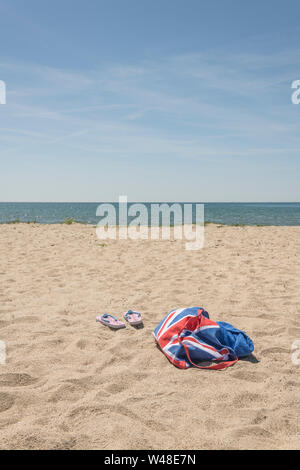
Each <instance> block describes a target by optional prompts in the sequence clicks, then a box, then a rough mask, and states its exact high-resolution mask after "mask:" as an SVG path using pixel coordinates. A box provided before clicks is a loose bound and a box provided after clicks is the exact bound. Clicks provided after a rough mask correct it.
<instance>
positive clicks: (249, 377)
mask: <svg viewBox="0 0 300 470" xmlns="http://www.w3.org/2000/svg"><path fill="white" fill-rule="evenodd" d="M232 377H233V378H235V379H239V380H246V381H247V382H257V383H259V382H263V381H264V379H265V375H264V374H262V373H259V372H248V371H243V370H240V371H238V372H235V373H233V374H232Z"/></svg>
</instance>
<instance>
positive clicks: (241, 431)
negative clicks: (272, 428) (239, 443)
mask: <svg viewBox="0 0 300 470" xmlns="http://www.w3.org/2000/svg"><path fill="white" fill-rule="evenodd" d="M231 435H232V437H235V438H238V439H240V438H241V437H251V436H253V437H257V438H258V437H272V434H271V433H270V432H269V431H267V430H266V429H264V428H262V427H261V426H258V425H252V426H245V427H242V428H238V429H235V430H234V431H233V432H232V433H231Z"/></svg>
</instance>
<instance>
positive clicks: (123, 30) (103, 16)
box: [0, 0, 300, 202]
mask: <svg viewBox="0 0 300 470" xmlns="http://www.w3.org/2000/svg"><path fill="white" fill-rule="evenodd" d="M297 3H298V2H296V1H287V2H282V1H273V2H269V1H266V0H265V1H252V2H251V3H250V2H249V3H248V4H246V2H241V1H237V0H236V1H232V0H226V1H224V0H218V1H216V0H213V1H210V2H207V1H201V0H186V1H185V2H183V1H179V0H163V1H162V0H159V1H158V0H151V1H150V0H147V1H145V0H127V1H125V0H109V1H108V0H106V1H102V0H87V1H86V2H82V1H78V0H60V1H57V0H52V1H51V2H46V1H41V0H22V1H21V0H5V1H3V0H0V80H3V81H5V83H6V87H7V104H6V105H0V159H1V173H0V201H114V200H117V199H118V196H119V195H120V194H126V195H127V196H128V199H129V200H131V201H201V202H202V201H203V202H207V201H300V185H299V171H300V133H299V123H300V105H298V106H297V105H294V104H292V102H291V94H292V91H293V90H292V89H291V84H292V82H293V81H294V80H297V79H300V49H299V46H298V42H299V14H300V6H299V4H297Z"/></svg>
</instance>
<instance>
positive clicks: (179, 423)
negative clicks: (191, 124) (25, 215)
mask: <svg viewBox="0 0 300 470" xmlns="http://www.w3.org/2000/svg"><path fill="white" fill-rule="evenodd" d="M299 259H300V227H229V226H217V225H208V226H207V227H206V228H205V247H204V248H203V249H202V250H199V251H187V250H185V249H184V242H183V241H178V240H177V241H148V240H145V241H130V240H124V241H123V240H122V241H112V240H108V241H100V240H99V239H97V237H96V231H95V228H94V227H92V226H85V225H81V224H72V225H69V226H68V225H63V224H62V225H39V224H15V225H13V224H12V225H1V226H0V340H1V341H4V342H5V343H6V347H7V360H6V364H3V365H0V448H1V449H24V448H26V449H265V448H268V449H276V448H278V449H292V448H299V443H300V417H299V412H300V404H299V388H300V378H299V372H300V366H297V365H294V364H293V363H292V360H291V345H292V343H293V342H294V341H295V340H296V339H300V317H299V309H300V264H299ZM188 306H200V307H204V308H205V309H206V310H207V311H208V312H209V314H210V316H211V318H212V319H213V320H216V321H218V320H221V321H227V322H230V323H232V324H234V325H235V326H236V327H237V328H241V329H243V330H244V331H246V332H247V333H248V334H249V335H250V337H251V338H252V339H253V341H254V344H255V351H254V355H253V357H251V358H250V359H249V360H243V361H239V362H238V363H237V364H236V365H234V366H233V367H231V368H229V369H226V370H225V371H201V370H197V369H189V370H179V369H176V368H175V367H174V366H173V365H171V364H170V363H169V362H168V360H167V359H166V357H165V356H164V355H163V354H162V353H161V352H160V351H159V350H158V349H157V348H156V346H155V343H154V339H153V336H152V331H153V329H154V327H155V326H156V325H157V323H158V322H159V321H160V320H161V319H162V318H163V316H165V315H166V314H167V313H168V312H169V311H170V310H171V309H172V308H175V307H177V308H179V307H188ZM129 308H131V309H134V310H138V311H140V312H141V313H142V314H143V318H144V328H143V329H139V330H136V329H134V328H132V327H130V326H127V327H126V329H124V330H121V331H117V332H113V331H110V330H109V329H108V328H106V327H104V326H102V325H100V324H99V323H96V322H95V317H96V315H99V314H101V313H111V314H114V315H116V316H118V317H119V318H121V314H122V312H124V311H126V310H128V309H129Z"/></svg>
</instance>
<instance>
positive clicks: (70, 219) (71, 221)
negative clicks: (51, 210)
mask: <svg viewBox="0 0 300 470" xmlns="http://www.w3.org/2000/svg"><path fill="white" fill-rule="evenodd" d="M75 222H76V220H75V219H73V218H72V217H69V218H68V219H65V220H64V221H63V222H62V223H63V224H65V225H72V224H73V223H75Z"/></svg>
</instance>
